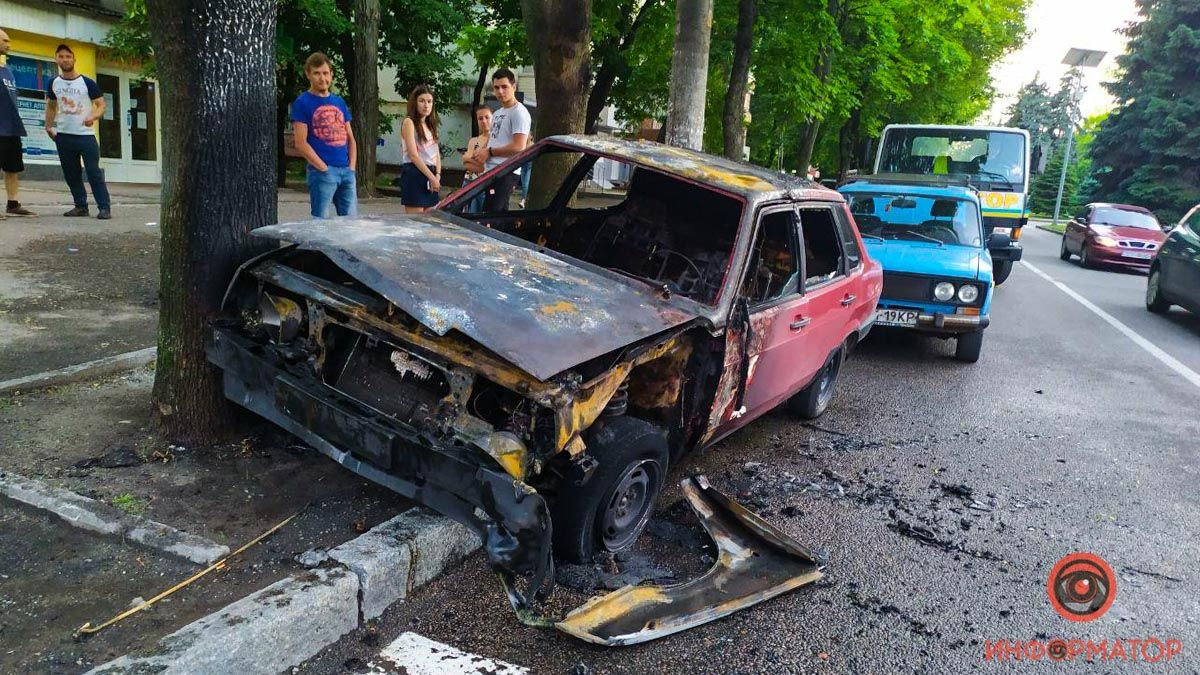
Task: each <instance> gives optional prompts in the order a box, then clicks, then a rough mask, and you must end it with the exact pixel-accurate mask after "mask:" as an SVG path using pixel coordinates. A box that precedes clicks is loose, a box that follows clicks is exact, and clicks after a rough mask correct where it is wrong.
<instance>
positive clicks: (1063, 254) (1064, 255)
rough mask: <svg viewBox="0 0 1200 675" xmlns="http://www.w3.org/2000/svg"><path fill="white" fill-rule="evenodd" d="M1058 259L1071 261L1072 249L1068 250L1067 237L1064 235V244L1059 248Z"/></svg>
mask: <svg viewBox="0 0 1200 675" xmlns="http://www.w3.org/2000/svg"><path fill="white" fill-rule="evenodd" d="M1058 259H1059V260H1070V259H1071V251H1070V249H1068V248H1067V237H1066V235H1063V238H1062V243H1061V244H1059V246H1058Z"/></svg>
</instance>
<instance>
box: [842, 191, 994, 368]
mask: <svg viewBox="0 0 1200 675" xmlns="http://www.w3.org/2000/svg"><path fill="white" fill-rule="evenodd" d="M840 191H841V193H842V195H843V196H844V197H845V198H846V202H847V205H848V207H849V209H850V212H851V214H852V215H853V217H854V220H855V222H856V223H857V224H858V230H859V232H860V234H861V235H862V239H863V241H864V242H865V245H866V248H867V255H869V256H870V257H871V258H872V259H874V260H876V261H878V262H879V263H880V264H881V265H883V293H882V296H881V297H880V299H879V307H878V310H877V311H876V314H875V325H876V326H890V327H897V328H902V329H908V330H915V331H919V332H921V333H924V334H927V335H930V336H932V337H938V338H942V339H954V340H955V341H956V347H955V358H957V359H958V360H960V361H964V362H968V363H974V362H975V361H978V360H979V354H980V351H981V350H982V348H983V331H984V329H985V328H987V327H988V324H989V323H990V321H991V319H990V317H989V310H990V308H991V302H992V290H993V287H994V283H993V276H992V265H993V260H992V256H991V253H990V252H989V246H988V244H989V238H990V239H991V243H992V244H995V245H1003V244H1004V243H1005V242H1004V241H1003V240H1004V239H1007V237H1006V236H1005V235H1003V234H993V235H990V236H989V235H988V234H986V231H985V228H984V225H983V220H982V216H981V211H982V207H981V205H980V200H979V193H978V192H977V191H975V190H974V189H972V188H970V187H966V186H956V185H946V184H927V185H918V184H911V183H904V182H891V181H887V180H885V179H881V178H878V177H870V178H868V179H866V180H862V181H859V182H855V183H850V184H848V185H844V186H842V188H841V190H840Z"/></svg>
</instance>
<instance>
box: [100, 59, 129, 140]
mask: <svg viewBox="0 0 1200 675" xmlns="http://www.w3.org/2000/svg"><path fill="white" fill-rule="evenodd" d="M96 84H97V85H99V86H100V91H101V92H102V93H103V94H104V103H105V107H104V117H101V118H100V120H99V122H98V124H99V125H100V156H101V157H103V158H105V159H118V160H119V159H123V158H124V155H125V153H124V152H123V151H122V149H121V145H122V143H121V141H122V140H123V138H124V135H125V134H124V133H122V132H123V131H124V129H122V128H121V120H122V118H123V117H124V114H123V113H122V103H121V102H122V101H123V100H124V99H125V97H124V96H122V95H121V78H120V77H119V76H117V75H110V74H108V73H97V74H96Z"/></svg>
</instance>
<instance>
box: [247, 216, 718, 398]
mask: <svg viewBox="0 0 1200 675" xmlns="http://www.w3.org/2000/svg"><path fill="white" fill-rule="evenodd" d="M254 234H255V235H257V236H260V237H269V238H271V239H282V240H284V241H289V242H293V243H295V244H298V245H299V246H300V248H302V249H307V250H313V251H318V252H320V253H322V254H324V255H325V256H326V257H328V258H329V259H330V260H332V261H333V262H334V263H335V264H336V265H338V266H339V267H341V268H342V269H343V270H345V271H346V273H347V274H349V275H351V276H352V277H354V278H355V279H357V280H358V281H360V282H362V283H363V284H365V285H366V286H368V287H369V288H371V289H372V290H374V291H375V292H377V293H379V294H380V295H382V296H383V297H384V298H386V299H387V300H388V301H390V302H391V303H393V304H395V305H396V306H397V307H398V308H399V309H401V310H403V311H404V312H406V313H407V314H409V315H411V316H412V317H413V318H415V319H416V320H417V321H420V322H421V323H422V324H423V325H425V326H426V327H427V328H429V329H430V330H432V331H434V332H435V333H437V334H438V335H445V334H446V333H447V332H449V331H450V330H451V329H455V330H458V331H460V332H462V333H463V334H464V335H466V336H468V337H470V338H471V339H473V340H475V341H476V342H478V343H480V344H481V345H483V346H484V347H486V348H488V349H490V350H492V351H493V352H495V353H496V354H498V355H500V356H501V357H503V358H504V359H506V360H508V361H509V362H511V363H512V364H513V365H516V366H517V367H519V368H521V369H523V370H525V371H526V372H528V373H529V374H530V375H533V376H534V377H536V378H538V379H539V380H545V379H547V378H549V377H551V376H552V375H555V374H557V373H560V372H562V371H564V370H566V369H567V368H570V367H572V366H575V365H578V364H580V363H583V362H584V361H587V360H588V359H592V358H595V357H597V356H600V355H602V354H606V353H608V352H611V351H613V350H616V349H619V348H621V347H624V346H626V345H629V344H632V343H634V342H637V341H638V340H641V339H643V338H647V337H650V336H653V335H655V334H657V333H660V332H662V331H664V330H667V329H670V328H673V327H675V326H679V325H681V324H684V323H686V322H688V321H690V320H692V319H695V318H697V317H698V316H701V312H702V308H701V306H700V305H698V304H695V303H693V302H692V301H691V300H687V299H686V298H680V297H673V298H670V299H665V300H664V299H662V298H660V297H657V293H656V291H654V290H652V289H651V288H649V287H648V286H646V285H644V284H642V283H639V282H638V281H636V280H633V279H626V278H624V277H622V276H620V275H618V274H616V273H612V272H608V271H606V270H602V269H598V268H595V267H592V266H589V265H587V264H586V263H582V262H576V263H572V262H569V259H564V258H562V257H556V256H554V255H550V254H548V253H543V252H541V251H539V250H537V249H536V248H534V247H532V246H529V245H523V243H518V242H515V241H507V240H505V239H503V238H501V237H502V236H503V235H501V234H499V233H495V234H493V233H490V232H487V233H485V232H481V231H477V230H476V229H474V228H473V227H470V226H465V225H462V224H459V223H458V222H457V221H453V220H451V219H450V218H448V217H446V216H445V215H442V214H438V213H426V214H422V215H419V216H390V217H381V218H377V217H361V218H346V219H338V220H311V221H304V222H298V223H282V224H279V225H271V226H268V227H261V228H258V229H256V230H254ZM691 305H695V308H694V309H693V308H692V307H691Z"/></svg>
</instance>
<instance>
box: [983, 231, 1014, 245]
mask: <svg viewBox="0 0 1200 675" xmlns="http://www.w3.org/2000/svg"><path fill="white" fill-rule="evenodd" d="M1009 246H1012V237H1010V236H1008V235H1007V234H1004V233H1003V232H993V233H991V234H990V235H988V243H987V247H988V248H989V249H998V248H1008V247H1009Z"/></svg>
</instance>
